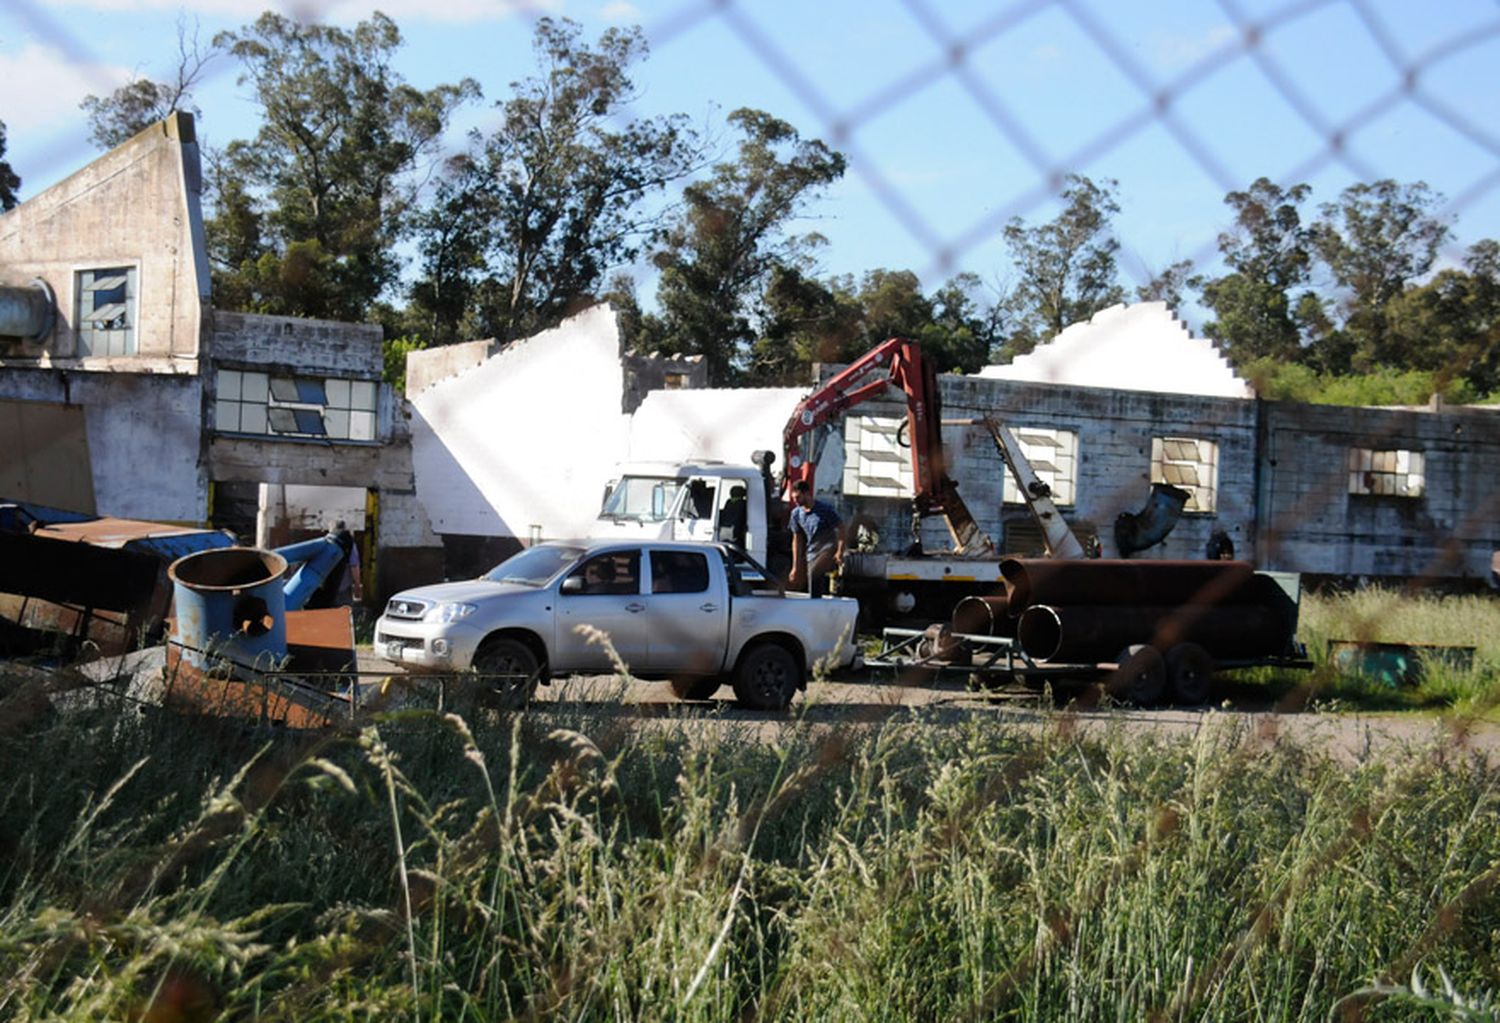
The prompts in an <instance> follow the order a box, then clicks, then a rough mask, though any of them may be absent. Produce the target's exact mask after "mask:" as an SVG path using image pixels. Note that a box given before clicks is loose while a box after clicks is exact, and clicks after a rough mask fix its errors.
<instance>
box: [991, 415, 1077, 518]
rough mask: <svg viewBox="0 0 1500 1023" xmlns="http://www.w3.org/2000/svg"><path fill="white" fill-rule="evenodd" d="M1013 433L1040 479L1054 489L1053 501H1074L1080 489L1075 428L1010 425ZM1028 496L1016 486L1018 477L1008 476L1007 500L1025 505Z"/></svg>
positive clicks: (1066, 502)
mask: <svg viewBox="0 0 1500 1023" xmlns="http://www.w3.org/2000/svg"><path fill="white" fill-rule="evenodd" d="M1010 432H1011V435H1012V436H1014V437H1015V439H1016V443H1017V444H1019V445H1020V446H1021V453H1022V454H1024V455H1025V456H1026V460H1027V461H1028V462H1030V463H1031V469H1032V471H1033V472H1035V473H1036V475H1037V479H1039V480H1041V481H1042V482H1043V483H1045V484H1047V486H1049V487H1051V488H1052V503H1053V504H1057V505H1067V504H1073V503H1075V502H1076V501H1077V490H1078V434H1076V433H1074V432H1073V431H1072V430H1053V429H1048V428H1047V427H1041V426H1015V427H1011V431H1010ZM1025 500H1026V499H1025V498H1024V497H1022V496H1021V490H1020V488H1019V487H1017V486H1016V481H1015V477H1014V476H1013V475H1012V474H1011V473H1009V472H1007V473H1006V475H1005V503H1006V504H1024V503H1025Z"/></svg>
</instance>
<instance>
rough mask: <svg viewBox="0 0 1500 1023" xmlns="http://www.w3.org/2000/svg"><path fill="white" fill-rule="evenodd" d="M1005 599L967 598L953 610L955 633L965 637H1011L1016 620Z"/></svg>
mask: <svg viewBox="0 0 1500 1023" xmlns="http://www.w3.org/2000/svg"><path fill="white" fill-rule="evenodd" d="M1008 606H1009V602H1008V601H1007V600H1006V598H1005V597H1003V596H1001V597H965V598H964V599H963V600H960V601H959V602H958V606H956V607H955V608H954V609H953V631H954V632H957V633H959V634H961V635H965V636H1009V635H1012V633H1013V629H1014V625H1015V620H1014V619H1012V618H1011V617H1010V615H1009V613H1008V612H1007V607H1008Z"/></svg>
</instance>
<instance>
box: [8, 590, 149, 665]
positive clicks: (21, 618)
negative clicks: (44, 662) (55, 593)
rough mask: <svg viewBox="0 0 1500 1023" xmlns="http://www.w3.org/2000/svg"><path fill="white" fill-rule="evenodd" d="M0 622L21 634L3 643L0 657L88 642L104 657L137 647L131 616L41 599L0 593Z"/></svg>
mask: <svg viewBox="0 0 1500 1023" xmlns="http://www.w3.org/2000/svg"><path fill="white" fill-rule="evenodd" d="M0 621H3V622H9V623H13V624H14V625H15V626H17V627H18V629H19V630H20V634H17V635H14V636H12V637H11V638H10V639H9V640H6V639H0V655H5V654H19V653H31V652H34V651H36V650H42V649H48V648H50V647H53V646H55V645H56V644H57V640H58V637H59V636H63V637H67V638H68V640H69V641H81V640H88V641H89V642H90V643H92V644H93V645H94V646H95V647H96V648H97V649H98V652H99V653H100V654H102V655H105V656H111V655H114V654H121V653H124V652H125V651H127V650H130V649H131V648H132V647H133V646H134V645H135V640H136V638H137V637H136V636H135V630H134V629H133V627H132V625H131V622H130V617H129V615H127V614H125V613H123V612H119V611H105V610H100V609H92V610H90V609H87V608H81V607H74V606H71V605H68V604H58V603H55V602H53V601H50V600H43V599H42V598H40V597H23V596H19V595H17V594H14V593H0Z"/></svg>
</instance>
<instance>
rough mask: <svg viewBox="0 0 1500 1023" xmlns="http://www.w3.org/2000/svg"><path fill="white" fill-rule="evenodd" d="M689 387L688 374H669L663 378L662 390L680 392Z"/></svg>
mask: <svg viewBox="0 0 1500 1023" xmlns="http://www.w3.org/2000/svg"><path fill="white" fill-rule="evenodd" d="M686 386H687V374H686V373H668V374H666V375H665V376H664V377H662V384H661V387H662V390H664V391H680V390H682V389H683V388H684V387H686Z"/></svg>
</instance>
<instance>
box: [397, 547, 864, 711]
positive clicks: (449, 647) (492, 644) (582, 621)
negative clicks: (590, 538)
mask: <svg viewBox="0 0 1500 1023" xmlns="http://www.w3.org/2000/svg"><path fill="white" fill-rule="evenodd" d="M857 613H858V604H857V603H856V602H855V601H853V600H850V599H846V598H839V597H820V598H810V597H807V596H805V595H803V594H786V593H782V592H780V591H779V590H778V589H776V588H775V584H774V583H773V582H771V581H769V577H768V576H767V574H766V572H765V571H764V569H763V568H762V567H761V566H760V565H759V564H758V563H756V562H755V561H754V560H753V559H751V558H749V557H747V556H746V555H745V554H744V553H743V552H740V551H736V550H732V549H730V548H727V547H725V546H723V545H720V544H706V543H680V542H679V543H673V542H671V541H652V542H644V543H642V542H637V543H629V542H625V543H622V542H619V541H614V542H593V543H583V544H568V543H543V544H538V545H536V546H534V547H531V548H528V549H527V550H524V551H522V552H521V553H519V554H517V555H515V556H514V557H512V558H510V559H508V560H507V561H504V562H502V563H501V564H500V565H498V566H496V567H495V568H493V569H491V570H490V571H489V572H488V573H486V574H485V575H483V576H481V577H480V578H478V579H474V580H470V581H468V582H455V583H440V584H438V585H434V586H423V587H419V588H417V589H413V590H406V591H403V592H401V593H398V594H396V595H395V596H394V597H392V598H391V599H390V601H389V602H388V603H387V604H386V608H385V613H384V614H383V615H381V616H380V620H379V622H377V623H376V626H375V651H376V652H377V653H379V654H381V655H382V656H384V657H386V658H388V659H390V660H392V661H395V662H397V663H400V664H403V665H407V666H409V667H411V668H413V669H416V670H426V671H438V672H454V671H463V670H466V669H470V668H472V669H473V670H474V671H475V672H476V673H478V675H479V676H481V677H482V678H483V679H484V685H485V686H486V692H487V694H489V696H491V697H492V698H494V700H495V702H498V703H500V704H503V705H510V706H515V705H519V704H521V703H524V702H525V701H526V700H527V699H529V698H530V696H531V694H532V692H533V691H534V689H535V687H536V684H537V682H538V681H547V680H550V679H551V678H555V677H559V676H564V675H569V674H584V673H607V672H611V671H613V670H614V665H613V664H612V663H611V661H610V658H609V652H608V650H607V649H606V648H605V646H604V645H603V644H601V643H599V642H598V641H597V640H596V639H595V638H593V637H592V636H591V633H592V630H593V629H597V630H599V631H601V632H603V633H606V634H607V635H608V636H609V639H610V641H611V644H612V645H613V648H614V650H615V652H616V653H617V654H618V655H619V657H620V659H621V660H622V661H623V662H624V663H625V665H626V666H627V668H628V669H629V671H630V674H631V675H632V676H634V677H636V678H647V679H656V678H661V679H667V680H669V681H670V682H671V684H672V689H673V691H674V692H675V693H676V694H677V695H678V696H679V697H680V698H682V699H689V700H704V699H708V698H709V697H710V696H712V695H713V694H714V693H715V692H716V691H717V690H718V688H719V686H720V685H721V684H722V683H723V682H724V681H726V680H727V681H729V682H731V683H732V684H733V686H734V692H735V696H736V697H737V698H738V699H739V701H740V702H741V703H744V704H746V705H747V706H750V707H754V708H757V709H766V710H779V709H781V708H783V707H785V706H786V705H787V704H788V703H790V702H791V700H792V697H793V696H794V695H795V694H796V692H797V690H799V689H802V688H805V687H806V685H807V676H808V673H809V672H810V671H811V670H812V669H813V667H814V666H815V665H818V664H824V665H827V666H828V667H829V668H842V667H845V666H848V665H850V664H853V663H854V662H855V660H856V658H857V653H856V649H855V645H854V626H855V618H856V615H857ZM584 626H591V627H592V629H590V628H583V627H584Z"/></svg>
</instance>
